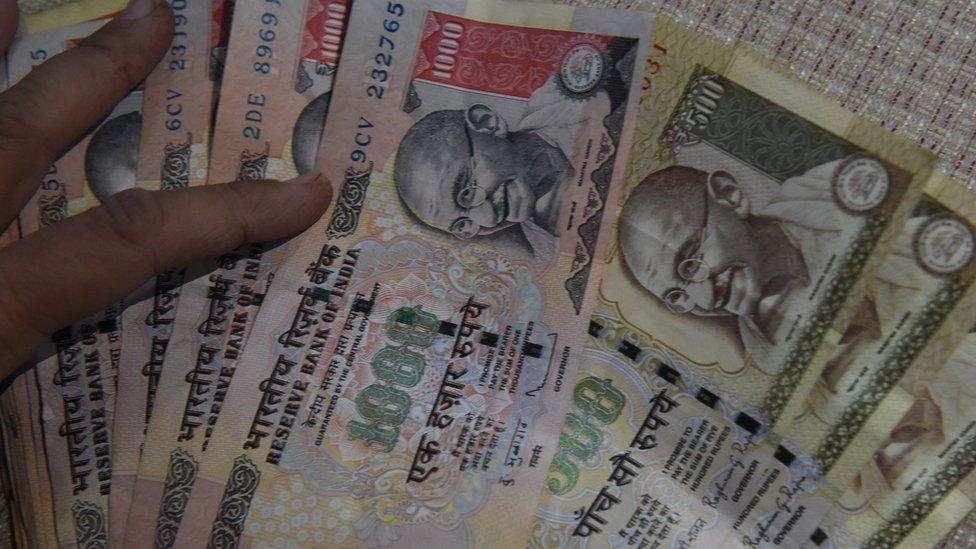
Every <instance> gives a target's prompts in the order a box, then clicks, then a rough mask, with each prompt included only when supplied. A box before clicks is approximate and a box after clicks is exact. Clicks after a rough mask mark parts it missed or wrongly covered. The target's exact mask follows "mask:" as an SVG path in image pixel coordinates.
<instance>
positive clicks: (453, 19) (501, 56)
mask: <svg viewBox="0 0 976 549" xmlns="http://www.w3.org/2000/svg"><path fill="white" fill-rule="evenodd" d="M611 39H612V37H610V36H603V35H598V34H584V33H578V32H572V31H558V30H548V29H531V28H525V27H513V26H509V25H500V24H494V23H484V22H481V21H474V20H471V19H464V18H462V17H457V16H454V15H446V14H443V13H438V12H433V11H432V12H429V13H428V14H427V20H426V21H425V23H424V32H423V35H422V37H421V40H420V50H419V51H418V53H417V61H416V64H415V65H414V74H413V77H414V79H416V80H425V81H428V82H432V83H436V84H447V85H450V86H455V87H461V88H467V89H471V90H473V91H480V92H486V93H494V94H499V95H507V96H511V97H516V98H522V99H526V98H528V97H529V96H530V95H532V92H533V91H535V90H536V89H538V88H540V87H542V85H543V84H545V83H546V81H547V80H549V78H550V77H551V76H552V75H553V74H557V73H559V71H560V70H561V69H562V68H563V66H564V61H565V59H566V56H567V54H569V53H570V52H571V51H572V50H573V48H575V47H576V46H579V45H580V44H589V45H590V46H592V47H593V48H594V49H595V50H596V51H599V52H601V53H602V52H603V51H605V50H606V48H607V45H608V44H609V43H610V41H611Z"/></svg>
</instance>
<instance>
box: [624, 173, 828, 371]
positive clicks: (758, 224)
mask: <svg viewBox="0 0 976 549" xmlns="http://www.w3.org/2000/svg"><path fill="white" fill-rule="evenodd" d="M805 175H806V174H805ZM789 225H790V222H789V221H788V220H786V219H784V217H783V216H777V217H771V216H769V217H767V216H765V215H762V214H761V213H760V214H757V213H755V212H754V211H753V206H752V204H751V201H750V199H749V197H748V196H747V194H746V192H745V191H744V190H743V187H742V186H741V185H740V184H739V182H738V181H737V180H736V178H735V177H734V176H733V175H732V174H730V173H728V172H725V171H721V170H718V171H712V172H706V171H703V170H699V169H696V168H693V167H688V166H680V165H679V166H671V167H669V168H666V169H663V170H660V171H658V172H655V173H652V174H651V175H649V176H648V177H647V178H646V179H645V180H644V181H643V182H641V183H640V184H639V185H637V187H635V188H634V190H633V192H632V193H631V194H630V196H629V197H628V199H627V201H626V203H625V205H624V208H623V211H622V213H621V217H620V222H619V237H620V249H621V254H622V256H623V260H624V264H625V265H626V268H627V269H628V270H629V272H630V273H631V274H632V275H633V277H634V279H635V280H636V281H637V282H638V283H639V284H640V285H641V286H643V287H644V288H645V289H647V290H648V291H649V292H650V293H651V294H653V295H654V296H655V297H656V298H657V299H659V300H660V301H661V302H662V303H663V304H664V306H666V307H667V309H669V310H670V311H671V312H673V313H675V314H690V315H696V316H701V317H727V318H730V319H732V320H734V321H735V322H736V323H737V324H738V328H739V330H738V331H739V334H738V335H739V338H740V340H741V342H742V345H743V348H744V350H745V351H747V352H749V353H750V354H751V355H752V356H754V357H760V358H761V357H762V356H764V351H765V350H767V349H768V348H769V347H770V346H772V345H775V344H776V341H775V336H776V333H777V330H778V328H779V327H780V325H781V324H783V316H784V314H786V313H785V312H783V311H781V310H780V309H781V308H783V304H784V301H785V300H786V299H787V297H788V296H789V295H790V294H791V293H792V292H794V291H795V290H796V289H797V288H802V287H805V286H806V285H808V284H809V282H810V276H809V270H808V268H807V264H806V260H805V257H804V251H803V250H802V249H801V248H800V245H799V244H797V241H796V239H795V238H791V235H790V234H789V233H788V231H789Z"/></svg>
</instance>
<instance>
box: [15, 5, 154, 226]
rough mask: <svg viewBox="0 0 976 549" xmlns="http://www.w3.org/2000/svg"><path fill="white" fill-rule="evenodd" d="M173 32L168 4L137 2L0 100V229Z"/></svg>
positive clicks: (151, 64)
mask: <svg viewBox="0 0 976 549" xmlns="http://www.w3.org/2000/svg"><path fill="white" fill-rule="evenodd" d="M172 32H173V16H172V12H171V11H170V9H169V7H168V4H167V3H166V2H165V0H134V1H133V2H132V4H130V6H129V7H128V8H126V10H125V11H123V12H122V14H120V15H119V17H118V18H116V19H115V20H114V21H111V22H109V23H107V24H106V25H105V26H103V27H102V28H101V29H99V30H98V31H97V32H95V33H94V34H92V35H91V36H90V37H88V38H86V39H85V40H83V41H82V42H81V43H80V44H78V45H77V46H76V47H74V48H71V49H69V50H67V51H65V52H64V53H61V54H60V55H56V56H54V57H52V58H51V59H49V60H48V61H47V62H45V63H43V64H41V65H40V66H38V67H37V68H36V69H35V70H33V71H32V72H31V73H30V74H29V75H27V76H26V77H24V79H23V80H21V81H20V82H19V83H17V84H16V85H14V86H13V87H11V88H10V89H8V90H7V91H5V92H4V93H2V94H0V173H3V177H2V178H0V196H3V197H4V198H5V200H3V202H2V203H0V226H6V225H7V223H9V222H10V220H12V219H13V218H14V216H15V215H17V212H18V211H20V209H21V207H22V206H23V204H24V203H26V202H27V200H29V199H30V197H31V196H32V195H33V194H34V192H35V191H36V190H37V185H38V183H39V182H40V181H41V179H42V178H43V177H44V173H45V172H46V170H47V168H48V166H50V165H51V163H53V162H54V161H55V160H57V159H58V158H59V157H60V156H61V155H62V154H63V153H64V152H65V151H66V150H67V149H68V148H69V147H70V146H71V145H72V144H73V143H74V142H75V141H77V140H78V139H79V138H80V137H81V136H82V135H83V134H84V133H85V132H86V131H87V130H88V129H90V128H91V127H92V126H94V125H95V124H96V123H98V121H99V120H100V119H102V118H103V117H104V116H105V115H106V114H108V113H109V112H110V111H111V110H112V108H113V107H114V106H115V105H116V104H117V103H118V102H119V100H120V99H122V98H123V97H124V96H125V95H126V94H127V93H129V92H130V91H131V90H132V89H133V88H134V87H135V86H136V85H138V84H139V83H140V82H141V81H142V80H143V79H145V77H146V76H147V75H148V74H149V72H150V71H151V70H152V69H153V67H154V66H155V65H156V63H157V62H158V61H159V59H160V57H162V54H163V52H164V50H165V49H166V46H167V45H168V44H169V42H170V39H171V37H172Z"/></svg>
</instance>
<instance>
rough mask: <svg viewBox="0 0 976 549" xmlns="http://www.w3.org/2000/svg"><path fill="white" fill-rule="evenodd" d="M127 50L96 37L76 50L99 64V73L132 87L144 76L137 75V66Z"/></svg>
mask: <svg viewBox="0 0 976 549" xmlns="http://www.w3.org/2000/svg"><path fill="white" fill-rule="evenodd" d="M125 50H126V49H125V48H123V47H119V46H118V45H113V44H111V43H105V42H104V41H101V40H98V39H96V38H93V39H90V40H85V41H84V42H82V43H81V44H79V45H78V46H77V48H76V51H78V52H79V53H84V54H85V56H86V57H88V59H90V60H91V61H92V62H93V63H94V64H96V65H97V66H98V73H100V74H104V75H107V78H111V79H113V80H115V81H117V82H124V83H125V84H126V87H132V86H135V85H136V84H138V83H139V81H140V80H142V78H141V77H140V76H139V75H137V70H136V67H135V66H134V64H133V62H132V60H131V58H130V56H129V55H127V54H126V51H125Z"/></svg>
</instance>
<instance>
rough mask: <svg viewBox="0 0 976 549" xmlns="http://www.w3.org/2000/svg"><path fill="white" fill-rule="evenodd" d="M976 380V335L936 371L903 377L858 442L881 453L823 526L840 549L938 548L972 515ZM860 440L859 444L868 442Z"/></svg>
mask: <svg viewBox="0 0 976 549" xmlns="http://www.w3.org/2000/svg"><path fill="white" fill-rule="evenodd" d="M974 380H976V331H971V332H970V333H969V335H968V336H967V337H966V338H965V339H964V340H963V342H962V344H961V345H959V347H958V348H957V349H956V351H955V353H954V354H953V355H952V357H951V358H949V360H948V361H946V362H945V363H944V364H943V365H942V366H941V367H940V368H938V369H935V370H934V372H933V371H932V370H931V369H927V370H926V371H924V372H923V371H920V370H915V371H914V375H913V372H909V373H908V374H907V375H906V376H905V377H904V378H902V380H901V382H900V383H899V385H898V387H897V388H896V389H895V390H893V391H892V392H891V393H890V394H889V395H888V397H887V398H886V399H885V401H884V402H882V404H881V406H879V408H878V411H877V412H876V413H875V414H874V416H873V417H872V420H871V421H869V422H868V423H867V424H866V425H865V426H864V428H863V429H862V431H861V433H860V434H859V436H858V439H865V438H866V439H869V441H870V442H871V443H872V444H874V447H875V448H876V450H875V451H874V452H872V453H871V454H869V458H868V459H867V460H864V461H863V463H862V464H861V466H860V467H859V468H858V469H857V470H856V475H854V478H853V480H852V482H851V483H850V484H849V486H848V487H847V489H846V491H844V492H843V493H842V494H841V495H840V496H839V497H837V498H836V502H835V503H836V506H835V507H834V509H833V510H832V511H831V513H830V514H829V515H828V517H827V519H826V520H825V521H824V523H823V526H822V527H823V528H824V530H825V531H827V532H828V533H829V534H830V539H831V540H832V542H833V546H835V547H855V546H860V547H868V548H871V547H893V546H896V545H900V546H903V547H926V546H932V545H934V544H935V543H936V542H938V541H939V540H940V539H941V538H942V537H943V536H945V535H946V534H947V533H948V532H949V530H951V529H952V527H953V526H954V525H955V524H956V523H957V522H958V521H960V520H961V519H962V518H963V517H965V515H966V514H967V513H969V512H970V511H972V510H973V508H974V506H976V503H974V502H976V468H974V467H976V416H974V415H973V409H974V406H976V387H974ZM906 405H907V406H906ZM888 408H891V409H893V410H904V409H906V408H907V411H906V412H905V413H904V414H903V415H900V416H899V415H896V414H889V413H886V411H887V409H888ZM858 439H855V441H854V442H853V443H852V445H859V444H864V442H862V441H861V440H858ZM875 441H878V442H875ZM840 488H843V487H840Z"/></svg>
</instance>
